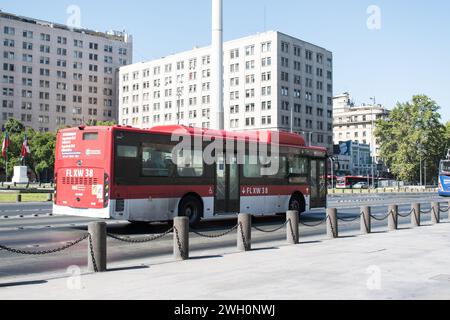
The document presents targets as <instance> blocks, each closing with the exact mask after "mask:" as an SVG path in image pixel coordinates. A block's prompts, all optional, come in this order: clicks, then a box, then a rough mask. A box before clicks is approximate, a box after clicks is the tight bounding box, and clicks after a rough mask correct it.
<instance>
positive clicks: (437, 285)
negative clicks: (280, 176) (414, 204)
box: [0, 223, 450, 300]
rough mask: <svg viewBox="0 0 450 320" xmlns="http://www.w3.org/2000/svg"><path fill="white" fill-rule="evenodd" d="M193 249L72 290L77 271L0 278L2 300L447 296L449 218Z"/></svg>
mask: <svg viewBox="0 0 450 320" xmlns="http://www.w3.org/2000/svg"><path fill="white" fill-rule="evenodd" d="M196 255H198V253H194V254H193V256H194V258H192V259H191V260H188V261H184V262H170V263H165V264H158V265H151V266H148V267H145V268H130V269H126V270H122V271H111V272H107V273H102V274H86V275H82V276H81V278H80V281H81V289H69V288H73V287H74V284H75V287H76V283H77V278H59V279H53V280H48V281H42V282H39V281H36V283H26V282H24V281H33V280H36V279H24V278H20V279H8V280H4V279H0V299H1V300H6V299H164V300H166V299H167V300H178V299H179V300H191V299H193V300H211V299H213V300H235V299H238V300H240V299H256V300H260V299H261V300H265V299H273V300H278V299H287V300H303V299H306V300H308V299H333V300H336V299H440V300H441V299H442V300H443V299H446V300H448V299H450V268H449V266H450V223H443V224H440V225H436V226H423V227H420V228H416V229H404V230H399V231H396V232H391V233H384V232H383V233H375V234H371V235H368V236H355V237H345V238H340V239H337V240H326V241H322V242H310V243H302V244H300V245H298V246H279V247H276V248H259V249H256V250H254V251H251V252H247V253H232V254H227V255H223V256H210V257H198V258H196ZM129 266H130V267H133V266H138V265H137V264H132V265H129ZM47 279H48V278H47Z"/></svg>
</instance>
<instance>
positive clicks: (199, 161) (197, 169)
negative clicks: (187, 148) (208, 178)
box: [177, 150, 203, 178]
mask: <svg viewBox="0 0 450 320" xmlns="http://www.w3.org/2000/svg"><path fill="white" fill-rule="evenodd" d="M177 167H178V168H177V169H178V176H180V177H183V178H186V177H202V176H203V152H202V150H194V151H192V152H191V153H190V154H183V155H181V156H180V158H179V159H178V163H177Z"/></svg>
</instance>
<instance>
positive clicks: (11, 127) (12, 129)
mask: <svg viewBox="0 0 450 320" xmlns="http://www.w3.org/2000/svg"><path fill="white" fill-rule="evenodd" d="M5 129H6V131H8V133H9V134H19V133H22V132H24V131H25V126H24V125H23V124H22V122H20V121H19V120H16V119H13V118H9V119H8V121H6V123H5Z"/></svg>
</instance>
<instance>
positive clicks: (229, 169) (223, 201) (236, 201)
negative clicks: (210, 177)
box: [214, 156, 240, 214]
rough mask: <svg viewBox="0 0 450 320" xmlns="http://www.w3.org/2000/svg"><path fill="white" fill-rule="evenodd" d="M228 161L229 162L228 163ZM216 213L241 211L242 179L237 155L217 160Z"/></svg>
mask: <svg viewBox="0 0 450 320" xmlns="http://www.w3.org/2000/svg"><path fill="white" fill-rule="evenodd" d="M226 162H228V163H226ZM214 200H215V201H214V203H215V214H225V213H238V212H239V211H240V181H239V165H238V161H237V157H236V156H233V157H229V159H228V161H225V157H224V156H221V157H218V159H217V162H216V193H215V199H214Z"/></svg>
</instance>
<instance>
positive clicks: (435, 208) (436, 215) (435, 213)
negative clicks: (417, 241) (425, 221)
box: [431, 202, 441, 224]
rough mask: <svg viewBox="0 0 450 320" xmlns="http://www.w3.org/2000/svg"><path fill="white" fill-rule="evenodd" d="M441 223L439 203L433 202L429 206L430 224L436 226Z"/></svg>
mask: <svg viewBox="0 0 450 320" xmlns="http://www.w3.org/2000/svg"><path fill="white" fill-rule="evenodd" d="M440 222H441V206H440V205H439V202H433V203H432V204H431V223H432V224H438V223H440Z"/></svg>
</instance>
